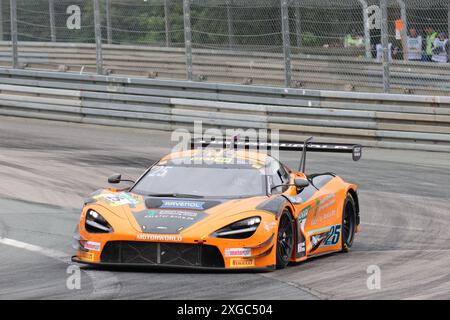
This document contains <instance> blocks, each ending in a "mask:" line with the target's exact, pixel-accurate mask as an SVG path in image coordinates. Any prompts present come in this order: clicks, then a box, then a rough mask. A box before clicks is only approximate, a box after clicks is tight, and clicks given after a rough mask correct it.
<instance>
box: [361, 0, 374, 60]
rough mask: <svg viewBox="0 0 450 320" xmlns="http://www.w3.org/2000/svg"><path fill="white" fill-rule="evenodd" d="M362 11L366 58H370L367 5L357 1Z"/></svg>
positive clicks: (362, 0)
mask: <svg viewBox="0 0 450 320" xmlns="http://www.w3.org/2000/svg"><path fill="white" fill-rule="evenodd" d="M359 2H360V3H361V6H362V9H363V21H364V43H365V47H366V58H368V59H369V58H372V52H371V43H370V29H369V16H368V13H367V8H368V4H367V1H366V0H359Z"/></svg>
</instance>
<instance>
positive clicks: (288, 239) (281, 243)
mask: <svg viewBox="0 0 450 320" xmlns="http://www.w3.org/2000/svg"><path fill="white" fill-rule="evenodd" d="M293 248H294V225H293V223H292V218H291V215H290V214H289V211H288V210H287V209H286V210H284V211H283V213H282V215H281V217H280V223H279V224H278V234H277V269H283V268H284V267H286V266H287V264H288V263H289V259H290V258H291V256H292V250H293Z"/></svg>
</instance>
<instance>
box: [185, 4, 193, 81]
mask: <svg viewBox="0 0 450 320" xmlns="http://www.w3.org/2000/svg"><path fill="white" fill-rule="evenodd" d="M183 19H184V47H185V51H186V78H187V80H189V81H192V79H193V76H192V75H193V73H192V30H191V0H183Z"/></svg>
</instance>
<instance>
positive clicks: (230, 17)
mask: <svg viewBox="0 0 450 320" xmlns="http://www.w3.org/2000/svg"><path fill="white" fill-rule="evenodd" d="M226 4H227V22H228V46H229V47H230V48H233V47H234V21H233V12H232V10H231V7H232V6H233V5H234V4H233V0H227V1H226Z"/></svg>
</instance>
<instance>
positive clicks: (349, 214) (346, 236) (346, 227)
mask: <svg viewBox="0 0 450 320" xmlns="http://www.w3.org/2000/svg"><path fill="white" fill-rule="evenodd" d="M355 231H356V205H355V200H354V199H353V197H352V196H351V195H350V194H348V195H347V198H346V199H345V202H344V209H343V212H342V240H341V241H342V252H348V251H349V250H350V248H351V246H352V245H353V239H354V238H355Z"/></svg>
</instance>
